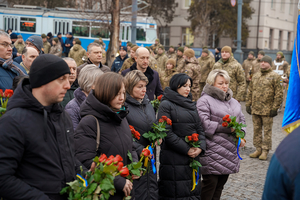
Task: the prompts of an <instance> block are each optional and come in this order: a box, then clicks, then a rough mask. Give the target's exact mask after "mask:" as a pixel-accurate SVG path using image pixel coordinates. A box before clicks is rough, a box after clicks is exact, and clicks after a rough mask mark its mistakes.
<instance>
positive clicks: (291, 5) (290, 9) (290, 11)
mask: <svg viewBox="0 0 300 200" xmlns="http://www.w3.org/2000/svg"><path fill="white" fill-rule="evenodd" d="M293 3H294V0H290V8H289V14H290V15H291V14H293Z"/></svg>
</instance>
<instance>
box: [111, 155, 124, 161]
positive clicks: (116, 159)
mask: <svg viewBox="0 0 300 200" xmlns="http://www.w3.org/2000/svg"><path fill="white" fill-rule="evenodd" d="M122 161H123V158H122V157H121V156H120V155H116V157H115V158H114V159H113V162H114V163H118V162H122Z"/></svg>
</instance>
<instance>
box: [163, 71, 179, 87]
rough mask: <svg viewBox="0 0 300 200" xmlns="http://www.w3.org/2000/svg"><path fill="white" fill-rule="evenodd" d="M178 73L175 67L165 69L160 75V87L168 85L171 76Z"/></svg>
mask: <svg viewBox="0 0 300 200" xmlns="http://www.w3.org/2000/svg"><path fill="white" fill-rule="evenodd" d="M175 74H178V72H177V71H176V70H175V69H166V70H165V71H164V72H163V73H162V75H161V76H159V77H160V84H161V87H162V89H163V90H164V89H165V88H166V87H169V84H170V80H171V78H172V77H173V76H174V75H175Z"/></svg>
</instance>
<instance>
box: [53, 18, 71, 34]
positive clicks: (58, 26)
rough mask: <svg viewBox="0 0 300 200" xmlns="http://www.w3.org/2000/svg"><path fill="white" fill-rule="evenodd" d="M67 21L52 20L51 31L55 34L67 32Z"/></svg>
mask: <svg viewBox="0 0 300 200" xmlns="http://www.w3.org/2000/svg"><path fill="white" fill-rule="evenodd" d="M69 23H70V22H69V21H64V20H54V31H53V33H54V34H55V35H57V34H58V33H59V32H60V33H62V34H63V35H65V34H67V33H68V32H69Z"/></svg>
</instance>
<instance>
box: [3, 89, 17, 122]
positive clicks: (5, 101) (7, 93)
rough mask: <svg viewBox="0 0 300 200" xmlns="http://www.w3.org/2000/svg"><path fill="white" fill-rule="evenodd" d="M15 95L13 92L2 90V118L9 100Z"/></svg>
mask: <svg viewBox="0 0 300 200" xmlns="http://www.w3.org/2000/svg"><path fill="white" fill-rule="evenodd" d="M13 94H14V91H13V90H10V89H6V90H5V91H4V92H3V90H2V89H0V103H1V107H0V117H1V116H2V115H3V114H4V113H5V112H6V107H7V102H8V99H9V98H10V97H11V96H12V95H13Z"/></svg>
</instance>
